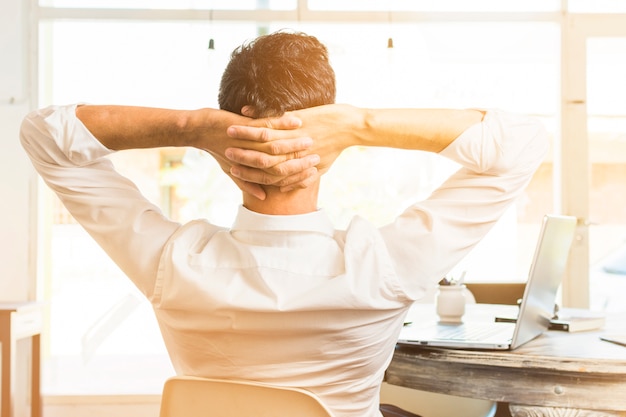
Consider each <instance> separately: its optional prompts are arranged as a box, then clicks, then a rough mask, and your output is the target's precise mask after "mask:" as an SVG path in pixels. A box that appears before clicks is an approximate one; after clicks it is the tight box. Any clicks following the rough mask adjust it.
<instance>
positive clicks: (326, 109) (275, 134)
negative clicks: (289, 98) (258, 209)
mask: <svg viewBox="0 0 626 417" xmlns="http://www.w3.org/2000/svg"><path fill="white" fill-rule="evenodd" d="M358 117H359V115H358V110H357V109H356V108H354V107H351V106H346V105H337V104H333V105H327V106H319V107H314V108H310V109H305V110H298V111H294V112H289V113H286V114H285V115H283V116H282V117H280V118H277V119H259V121H262V122H263V123H264V124H265V125H264V126H263V125H260V126H250V125H246V126H244V125H234V126H231V127H229V128H228V130H227V133H228V135H229V136H230V137H232V138H234V139H238V140H240V142H239V143H240V145H236V146H232V147H229V148H228V149H226V151H225V156H226V158H228V160H229V161H230V162H231V163H232V166H231V168H230V174H231V176H232V177H234V178H237V179H239V180H242V181H246V182H251V183H256V184H263V185H274V186H278V187H280V189H281V190H282V191H289V190H292V189H295V188H304V187H307V186H309V185H310V184H311V183H312V182H313V181H314V180H315V179H316V176H317V175H318V174H319V175H321V174H324V173H325V172H326V171H327V170H328V169H329V168H330V166H331V165H332V164H333V162H334V161H335V159H337V157H338V156H339V154H340V153H341V152H342V151H343V150H344V149H346V148H347V147H349V146H352V145H354V144H356V138H355V132H354V131H353V129H352V127H353V126H357V124H358V123H359V120H360V119H359V118H358ZM295 121H297V122H295ZM294 124H297V126H294ZM286 129H289V130H286ZM244 141H248V142H244Z"/></svg>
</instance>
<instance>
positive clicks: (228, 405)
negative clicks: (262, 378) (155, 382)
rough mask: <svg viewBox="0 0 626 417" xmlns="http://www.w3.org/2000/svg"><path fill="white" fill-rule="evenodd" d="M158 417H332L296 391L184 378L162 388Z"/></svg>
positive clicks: (312, 397) (308, 395)
mask: <svg viewBox="0 0 626 417" xmlns="http://www.w3.org/2000/svg"><path fill="white" fill-rule="evenodd" d="M160 417H333V416H332V414H331V412H330V411H329V410H328V409H327V408H326V407H325V406H324V405H323V404H322V403H321V402H320V400H319V399H318V398H317V397H316V396H315V395H314V394H313V393H310V392H308V391H305V390H302V389H297V388H284V387H274V386H270V385H265V384H260V383H254V382H247V381H246V382H244V381H230V380H219V379H208V378H197V377H188V376H175V377H172V378H170V379H168V380H167V381H166V382H165V385H164V386H163V394H162V397H161V411H160Z"/></svg>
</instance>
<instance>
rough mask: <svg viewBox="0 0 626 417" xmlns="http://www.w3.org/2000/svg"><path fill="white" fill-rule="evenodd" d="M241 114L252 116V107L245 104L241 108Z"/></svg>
mask: <svg viewBox="0 0 626 417" xmlns="http://www.w3.org/2000/svg"><path fill="white" fill-rule="evenodd" d="M241 114H243V115H244V116H246V117H254V107H252V106H249V105H245V106H243V107H242V108H241Z"/></svg>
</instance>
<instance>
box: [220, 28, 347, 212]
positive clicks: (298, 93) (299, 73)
mask: <svg viewBox="0 0 626 417" xmlns="http://www.w3.org/2000/svg"><path fill="white" fill-rule="evenodd" d="M218 101H219V106H220V109H222V110H228V111H230V112H233V113H238V114H243V115H244V116H248V117H253V118H260V117H274V116H281V115H282V114H283V113H285V112H287V111H292V110H301V109H305V108H308V107H314V106H320V105H324V104H333V103H334V102H335V72H334V71H333V69H332V67H331V66H330V63H329V62H328V50H327V49H326V47H325V46H324V45H323V44H322V43H320V42H319V41H318V40H317V38H315V37H313V36H309V35H306V34H304V33H290V32H284V31H281V32H275V33H272V34H270V35H264V36H260V37H259V38H257V39H255V40H254V41H252V42H249V43H246V44H243V45H242V46H240V47H238V48H237V49H235V50H234V51H233V53H232V54H231V59H230V62H229V63H228V65H227V67H226V69H225V70H224V74H223V75H222V81H221V84H220V92H219V97H218ZM263 188H264V190H265V193H266V199H265V200H263V201H261V200H258V199H256V198H255V197H253V196H251V195H250V194H247V193H245V192H244V193H243V199H244V201H243V203H244V206H246V207H247V208H248V209H250V210H253V211H257V212H259V213H264V214H302V213H306V212H310V211H314V210H316V209H317V193H318V189H319V178H318V180H317V181H316V182H315V183H314V184H313V185H311V186H309V187H307V188H304V189H298V190H294V191H290V192H285V193H283V192H281V191H280V190H279V189H278V188H277V187H274V186H263Z"/></svg>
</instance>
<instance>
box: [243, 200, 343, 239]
mask: <svg viewBox="0 0 626 417" xmlns="http://www.w3.org/2000/svg"><path fill="white" fill-rule="evenodd" d="M232 230H233V231H238V230H250V231H287V232H316V233H322V234H325V235H328V236H333V235H334V233H335V227H334V226H333V224H332V222H331V221H330V219H329V218H328V216H327V215H326V212H324V211H323V210H317V211H314V212H311V213H305V214H294V215H269V214H261V213H256V212H254V211H251V210H248V209H247V208H245V207H244V206H239V211H238V212H237V217H236V218H235V222H234V223H233V227H232Z"/></svg>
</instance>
